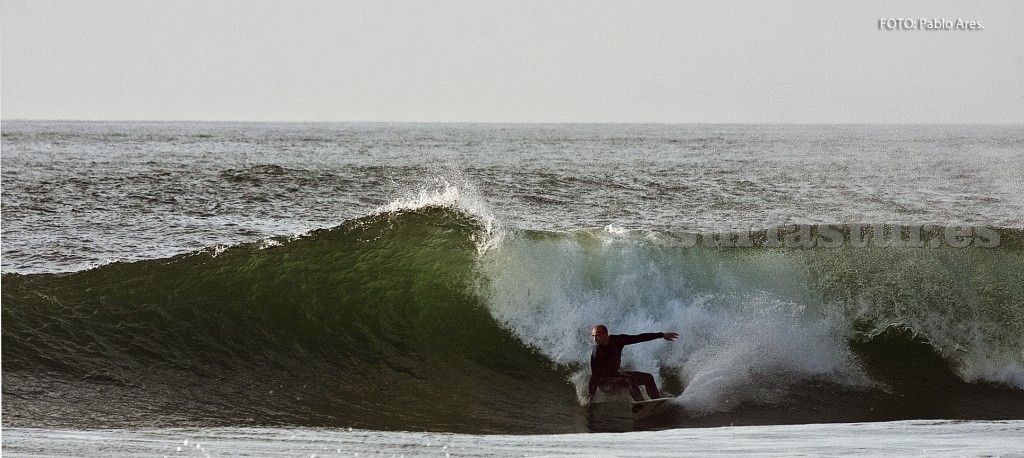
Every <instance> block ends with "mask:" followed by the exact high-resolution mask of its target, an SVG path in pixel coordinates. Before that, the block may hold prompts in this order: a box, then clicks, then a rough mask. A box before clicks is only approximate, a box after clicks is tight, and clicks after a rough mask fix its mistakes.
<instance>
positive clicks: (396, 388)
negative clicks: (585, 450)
mask: <svg viewBox="0 0 1024 458" xmlns="http://www.w3.org/2000/svg"><path fill="white" fill-rule="evenodd" d="M439 195H440V196H441V197H442V199H441V202H440V203H439V202H438V200H437V198H436V197H437V196H429V195H424V196H419V197H416V198H413V199H410V200H408V201H401V202H398V203H396V204H394V205H392V206H389V207H386V208H382V209H380V210H379V211H378V212H377V213H375V214H373V215H369V216H365V217H362V218H357V219H353V220H350V221H347V222H345V223H343V224H341V225H340V226H338V227H335V228H332V229H323V230H318V231H314V232H311V233H309V234H306V235H304V236H299V237H279V238H271V239H267V240H263V241H260V242H257V243H249V244H243V245H238V246H233V247H226V248H218V249H210V250H205V251H202V252H197V253H191V254H188V255H181V256H176V257H173V258H167V259H157V260H149V261H141V262H133V263H114V264H109V265H104V266H100V267H97V268H93V269H90V270H86V271H80V272H74V273H60V274H31V275H19V274H6V275H4V276H3V277H2V283H3V284H2V286H3V288H2V299H3V310H2V314H3V321H2V325H3V334H2V339H3V382H4V383H3V396H4V404H3V409H4V412H3V413H4V419H5V424H8V425H13V426H18V425H22V426H40V425H65V426H66V425H75V426H88V427H105V426H126V425H128V426H138V425H168V424H170V425H177V424H208V425H213V424H216V425H239V424H242V425H267V424H298V425H311V426H354V427H362V428H375V429H428V430H441V431H460V432H564V431H577V430H585V429H591V430H594V429H602V428H605V426H602V424H600V423H599V422H598V423H595V422H594V415H593V412H592V411H591V412H590V413H588V411H587V410H586V409H583V408H581V407H580V405H579V404H580V400H581V399H580V398H579V393H580V392H581V390H582V387H583V386H584V380H585V374H586V362H587V357H588V355H589V351H590V346H591V345H592V343H591V342H590V341H589V336H588V331H589V329H590V327H591V326H593V325H594V324H596V323H604V324H606V325H608V326H609V327H610V328H611V329H612V331H613V332H620V333H637V332H645V331H662V330H663V331H676V332H679V333H680V339H679V340H678V341H676V342H674V343H668V342H655V343H648V344H644V345H643V346H637V347H630V348H629V350H627V352H626V354H625V355H624V360H623V361H624V364H625V365H627V366H630V367H632V368H635V369H639V370H645V371H648V372H652V373H654V374H655V375H656V377H657V378H658V381H659V384H660V385H661V386H663V387H664V388H665V390H666V391H668V392H670V393H673V394H675V395H676V396H677V398H676V401H675V402H676V410H675V412H676V415H675V416H673V417H670V418H668V419H663V420H662V421H664V422H666V423H660V424H658V425H656V426H657V427H667V426H678V425H712V424H729V423H757V422H807V421H843V420H850V421H852V420H865V419H897V418H1021V417H1020V412H1022V411H1024V409H1022V407H1024V391H1022V390H1024V341H1022V337H1021V336H1022V335H1024V332H1022V331H1024V305H1022V304H1024V290H1022V285H1024V281H1022V280H1024V279H1022V278H1021V276H1022V275H1024V251H1022V248H1021V244H1020V240H1021V239H1022V238H1024V237H1022V236H1021V233H1020V231H1018V230H1012V229H998V230H995V231H996V232H997V233H998V235H999V237H1000V240H1001V242H1002V243H1000V244H999V246H997V247H993V248H973V247H970V248H954V247H949V246H944V247H939V248H934V249H931V248H925V249H921V248H909V247H892V246H889V247H874V246H867V247H863V248H857V247H838V248H832V249H825V248H811V249H792V248H784V247H783V248H780V247H769V246H764V245H763V244H760V245H756V246H752V247H721V246H706V245H704V244H697V245H693V244H690V243H686V240H689V239H690V238H689V237H687V236H685V235H680V234H673V233H669V232H657V231H625V230H618V229H614V228H604V229H588V230H576V231H563V232H545V231H530V230H518V229H514V228H512V229H509V228H501V227H499V226H498V225H497V224H496V223H495V222H494V220H493V219H492V218H490V217H488V216H487V215H483V216H480V215H481V213H480V211H478V210H477V209H475V207H474V206H473V205H472V203H471V202H470V203H468V204H467V201H469V200H468V199H466V198H465V197H464V196H460V195H459V194H458V190H457V189H452V188H446V190H445V192H443V193H441V194H439ZM849 229H850V228H848V227H847V228H844V230H847V231H848V230H849ZM764 235H765V234H761V235H760V236H758V237H755V239H762V238H764ZM794 412H795V413H794Z"/></svg>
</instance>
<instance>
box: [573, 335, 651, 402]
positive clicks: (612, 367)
mask: <svg viewBox="0 0 1024 458" xmlns="http://www.w3.org/2000/svg"><path fill="white" fill-rule="evenodd" d="M663 337H665V334H664V333H661V332H649V333H646V334H637V335H628V334H615V335H611V336H608V345H604V346H601V345H595V346H594V352H593V353H591V354H590V374H591V375H590V396H591V397H593V396H594V393H595V392H596V391H597V389H598V387H601V388H604V389H607V388H611V387H623V388H628V389H629V394H630V396H632V397H633V399H634V400H637V401H641V400H643V394H642V393H641V392H640V387H639V385H644V386H646V387H647V394H649V395H650V396H651V398H652V399H653V398H659V397H661V394H660V393H658V387H657V385H655V383H654V377H652V376H651V374H648V373H646V372H636V371H625V372H623V371H620V370H619V366H620V365H621V364H622V347H625V346H626V345H631V344H635V343H640V342H649V341H652V340H656V339H661V338H663Z"/></svg>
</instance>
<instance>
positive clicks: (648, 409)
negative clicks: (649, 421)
mask: <svg viewBox="0 0 1024 458" xmlns="http://www.w3.org/2000/svg"><path fill="white" fill-rule="evenodd" d="M669 399H672V398H657V399H647V400H644V401H634V402H630V403H629V413H630V415H631V416H632V417H633V419H634V420H640V419H643V418H647V417H648V416H650V415H651V414H653V413H654V412H656V411H657V410H658V408H659V407H661V405H662V404H664V403H665V401H668V400H669Z"/></svg>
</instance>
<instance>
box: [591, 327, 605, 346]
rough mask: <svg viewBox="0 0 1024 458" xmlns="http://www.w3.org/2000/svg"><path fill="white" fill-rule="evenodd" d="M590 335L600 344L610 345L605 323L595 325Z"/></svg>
mask: <svg viewBox="0 0 1024 458" xmlns="http://www.w3.org/2000/svg"><path fill="white" fill-rule="evenodd" d="M590 335H591V337H593V338H594V342H596V343H597V344H598V345H600V346H602V347H603V346H605V345H608V328H607V327H606V326H605V325H603V324H599V325H597V326H594V328H593V329H591V330H590Z"/></svg>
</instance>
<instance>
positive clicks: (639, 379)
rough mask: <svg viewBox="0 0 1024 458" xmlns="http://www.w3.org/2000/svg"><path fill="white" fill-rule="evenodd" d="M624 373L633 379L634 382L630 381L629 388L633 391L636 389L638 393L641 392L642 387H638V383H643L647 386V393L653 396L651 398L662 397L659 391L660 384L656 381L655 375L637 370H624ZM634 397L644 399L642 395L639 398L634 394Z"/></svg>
mask: <svg viewBox="0 0 1024 458" xmlns="http://www.w3.org/2000/svg"><path fill="white" fill-rule="evenodd" d="M623 374H626V375H629V379H630V380H631V381H632V383H630V389H629V391H630V392H631V393H632V392H633V390H636V392H637V393H640V388H639V387H638V385H643V386H645V387H647V394H648V395H649V396H650V397H651V399H657V398H660V397H661V393H660V392H658V385H657V384H656V383H654V376H652V375H651V374H648V373H646V372H636V371H629V372H623ZM634 387H635V388H634ZM633 398H634V399H643V398H642V397H640V398H637V396H633Z"/></svg>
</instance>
